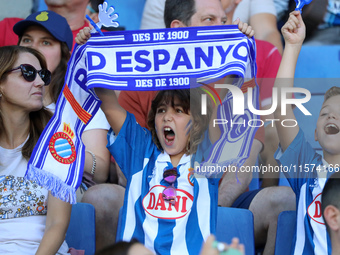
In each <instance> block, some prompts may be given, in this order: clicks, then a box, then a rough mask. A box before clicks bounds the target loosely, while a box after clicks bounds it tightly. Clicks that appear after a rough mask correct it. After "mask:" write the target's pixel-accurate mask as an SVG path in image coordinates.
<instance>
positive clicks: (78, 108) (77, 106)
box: [63, 84, 92, 124]
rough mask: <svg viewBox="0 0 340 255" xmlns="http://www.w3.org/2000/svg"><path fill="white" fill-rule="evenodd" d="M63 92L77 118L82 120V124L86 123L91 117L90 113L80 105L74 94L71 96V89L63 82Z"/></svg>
mask: <svg viewBox="0 0 340 255" xmlns="http://www.w3.org/2000/svg"><path fill="white" fill-rule="evenodd" d="M63 93H64V96H65V98H66V100H67V101H68V102H69V103H70V105H71V107H72V109H73V110H74V112H75V113H76V114H77V116H78V118H79V119H80V120H81V121H82V122H84V124H87V122H89V120H90V119H91V117H92V115H91V114H90V113H88V112H87V111H85V110H84V109H83V107H81V105H80V104H79V103H78V102H77V100H76V99H75V98H74V96H73V94H72V92H71V90H70V89H69V87H68V86H67V84H65V87H64V90H63Z"/></svg>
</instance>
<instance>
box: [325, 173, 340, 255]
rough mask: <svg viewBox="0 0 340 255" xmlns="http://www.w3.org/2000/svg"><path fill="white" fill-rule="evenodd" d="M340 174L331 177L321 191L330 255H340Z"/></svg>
mask: <svg viewBox="0 0 340 255" xmlns="http://www.w3.org/2000/svg"><path fill="white" fill-rule="evenodd" d="M339 197H340V172H339V171H338V172H336V173H334V174H332V175H331V177H330V178H329V179H328V180H327V182H326V184H325V187H324V188H323V191H322V198H321V208H322V215H323V218H324V220H325V224H326V228H327V232H328V234H329V236H330V238H331V243H332V255H336V254H340V199H339Z"/></svg>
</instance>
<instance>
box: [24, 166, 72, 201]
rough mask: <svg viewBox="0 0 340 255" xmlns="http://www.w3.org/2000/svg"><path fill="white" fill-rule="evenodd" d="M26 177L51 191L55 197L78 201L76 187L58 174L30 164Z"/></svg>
mask: <svg viewBox="0 0 340 255" xmlns="http://www.w3.org/2000/svg"><path fill="white" fill-rule="evenodd" d="M25 177H26V178H27V179H29V180H31V181H34V182H36V183H37V184H39V185H40V186H42V187H44V188H45V189H47V190H49V191H51V194H52V195H53V196H54V197H56V198H59V199H60V200H62V201H64V202H68V203H70V204H76V203H77V199H76V190H75V188H74V187H71V186H70V185H67V184H66V183H65V182H63V181H62V180H61V179H60V178H59V177H58V176H56V175H54V174H52V173H50V172H48V171H45V170H42V169H39V168H36V167H34V166H33V165H32V164H30V165H29V167H28V169H27V172H26V175H25Z"/></svg>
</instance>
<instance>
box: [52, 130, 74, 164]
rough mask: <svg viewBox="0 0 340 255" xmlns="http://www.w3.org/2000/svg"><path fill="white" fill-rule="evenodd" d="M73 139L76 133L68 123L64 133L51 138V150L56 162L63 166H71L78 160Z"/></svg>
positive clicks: (58, 133)
mask: <svg viewBox="0 0 340 255" xmlns="http://www.w3.org/2000/svg"><path fill="white" fill-rule="evenodd" d="M73 138H74V132H73V131H72V130H71V128H70V125H69V124H66V123H64V127H63V132H57V133H55V134H54V135H53V136H52V137H51V140H50V143H49V150H50V152H51V154H52V156H53V158H54V159H55V160H57V161H58V162H60V163H62V164H71V163H73V162H74V161H75V160H76V149H75V147H74V144H73V141H72V139H73Z"/></svg>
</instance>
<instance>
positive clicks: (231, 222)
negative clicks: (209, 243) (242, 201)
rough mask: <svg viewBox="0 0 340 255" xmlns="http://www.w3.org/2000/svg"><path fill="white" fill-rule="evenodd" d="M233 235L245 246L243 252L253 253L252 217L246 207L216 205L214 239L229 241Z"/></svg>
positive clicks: (252, 254)
mask: <svg viewBox="0 0 340 255" xmlns="http://www.w3.org/2000/svg"><path fill="white" fill-rule="evenodd" d="M233 237H237V238H238V239H240V243H242V244H244V246H245V254H247V255H254V254H255V241H254V217H253V214H252V212H251V211H249V210H247V209H239V208H231V207H218V211H217V227H216V239H217V240H218V241H221V242H226V243H228V244H229V243H230V242H231V240H232V238H233Z"/></svg>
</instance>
